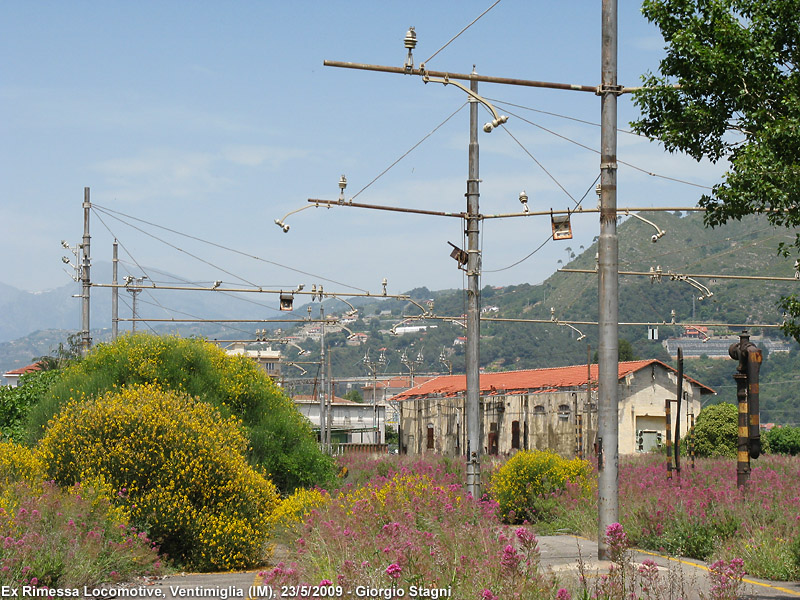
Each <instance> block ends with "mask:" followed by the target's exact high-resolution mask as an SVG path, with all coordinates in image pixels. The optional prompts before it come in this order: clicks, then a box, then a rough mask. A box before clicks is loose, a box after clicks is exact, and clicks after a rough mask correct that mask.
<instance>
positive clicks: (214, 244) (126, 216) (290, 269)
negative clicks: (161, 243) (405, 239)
mask: <svg viewBox="0 0 800 600" xmlns="http://www.w3.org/2000/svg"><path fill="white" fill-rule="evenodd" d="M92 208H93V209H97V210H102V211H103V212H104V213H105V214H107V215H108V216H110V217H113V218H115V219H117V220H118V221H120V222H122V223H125V221H123V220H122V219H120V218H119V217H115V216H114V215H121V216H123V217H125V218H128V219H133V220H134V221H138V222H140V223H145V224H147V225H150V226H151V227H157V228H159V229H163V230H164V231H169V232H170V233H174V234H176V235H180V236H183V237H185V238H189V239H191V240H195V241H197V242H202V243H203V244H208V245H209V246H214V247H215V248H220V249H221V250H225V251H227V252H233V253H234V254H239V255H240V256H245V257H247V258H252V259H253V260H257V261H261V262H264V263H267V264H270V265H274V266H276V267H281V268H282V269H287V270H289V271H293V272H295V273H300V274H302V275H308V276H309V277H314V278H315V279H320V280H322V281H327V282H330V283H335V284H336V285H341V286H342V287H346V288H350V289H353V290H358V291H360V292H365V293H366V292H367V290H365V289H362V288H360V287H356V286H354V285H348V284H346V283H342V282H340V281H336V280H334V279H328V278H327V277H322V276H320V275H315V274H314V273H308V272H307V271H302V270H300V269H295V268H293V267H289V266H287V265H283V264H281V263H277V262H274V261H271V260H267V259H266V258H261V257H260V256H255V255H253V254H247V253H246V252H242V251H241V250H236V249H235V248H229V247H228V246H223V245H222V244H217V243H216V242H211V241H209V240H206V239H203V238H200V237H197V236H193V235H190V234H188V233H183V232H181V231H177V230H175V229H170V228H169V227H164V226H163V225H159V224H157V223H153V222H151V221H146V220H144V219H140V218H138V217H134V216H132V215H128V214H125V213H122V212H119V211H116V210H112V209H110V208H107V207H104V206H101V205H99V204H93V205H92ZM125 224H126V225H129V226H131V227H133V226H132V225H130V224H129V223H125ZM140 231H141V230H140ZM147 235H150V234H147ZM151 237H152V236H151ZM215 268H219V267H215ZM220 270H222V269H220ZM234 277H235V276H234ZM252 285H254V284H252ZM254 287H259V286H257V285H254Z"/></svg>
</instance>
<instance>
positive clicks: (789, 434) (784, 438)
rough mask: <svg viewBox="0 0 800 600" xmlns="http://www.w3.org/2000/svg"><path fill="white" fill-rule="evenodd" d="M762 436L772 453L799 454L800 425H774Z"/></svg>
mask: <svg viewBox="0 0 800 600" xmlns="http://www.w3.org/2000/svg"><path fill="white" fill-rule="evenodd" d="M763 437H764V438H766V439H765V441H766V442H767V443H768V444H769V448H770V451H771V452H772V453H773V454H790V455H792V456H795V455H797V454H800V427H774V428H772V429H770V430H769V431H768V432H766V433H765V434H763Z"/></svg>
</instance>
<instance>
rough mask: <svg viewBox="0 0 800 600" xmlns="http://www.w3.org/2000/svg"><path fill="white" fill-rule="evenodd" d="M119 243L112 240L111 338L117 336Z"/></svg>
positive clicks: (113, 338) (114, 338)
mask: <svg viewBox="0 0 800 600" xmlns="http://www.w3.org/2000/svg"><path fill="white" fill-rule="evenodd" d="M118 246H119V244H118V243H117V240H116V239H115V240H114V245H113V246H112V251H111V284H112V285H113V286H114V287H112V288H111V339H112V340H116V339H117V336H119V288H118V287H117V276H118V268H119V257H118V256H117V247H118Z"/></svg>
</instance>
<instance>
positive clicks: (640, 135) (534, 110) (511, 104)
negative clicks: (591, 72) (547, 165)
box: [486, 98, 648, 139]
mask: <svg viewBox="0 0 800 600" xmlns="http://www.w3.org/2000/svg"><path fill="white" fill-rule="evenodd" d="M486 99H487V100H488V101H489V102H494V103H495V104H496V105H498V106H500V107H503V106H513V107H514V108H521V109H522V110H529V111H531V112H535V113H539V114H542V115H549V116H551V117H558V118H559V119H566V120H568V121H575V122H576V123H583V124H584V125H591V126H592V127H601V125H600V123H595V122H594V121H587V120H585V119H579V118H577V117H570V116H568V115H562V114H559V113H554V112H550V111H546V110H541V109H538V108H532V107H530V106H523V105H521V104H514V103H513V102H507V101H505V100H498V99H496V98H486ZM617 132H619V133H627V134H628V135H635V136H636V137H640V138H644V139H648V138H647V136H645V135H642V134H641V133H636V132H635V131H630V130H628V129H619V128H617Z"/></svg>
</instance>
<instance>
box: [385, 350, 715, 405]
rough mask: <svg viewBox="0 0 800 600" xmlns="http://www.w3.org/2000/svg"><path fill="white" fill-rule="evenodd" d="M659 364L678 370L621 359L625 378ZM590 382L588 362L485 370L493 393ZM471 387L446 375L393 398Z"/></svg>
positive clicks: (485, 388)
mask: <svg viewBox="0 0 800 600" xmlns="http://www.w3.org/2000/svg"><path fill="white" fill-rule="evenodd" d="M653 364H658V365H661V366H662V367H664V368H665V369H668V370H670V371H675V369H673V368H672V367H670V366H669V365H667V364H665V363H663V362H661V361H660V360H656V359H649V360H634V361H628V362H621V363H619V378H620V379H622V378H624V377H625V376H627V375H628V374H630V373H634V372H636V371H640V370H641V369H644V368H645V367H649V366H650V365H653ZM590 377H591V380H592V382H593V383H594V384H595V385H596V383H597V365H596V364H595V365H592V366H591V375H590ZM686 379H687V380H688V381H691V382H692V383H695V384H697V385H698V386H700V393H701V394H713V393H715V392H714V390H713V389H711V388H710V387H708V386H706V385H703V384H702V383H700V382H698V381H695V380H694V379H692V378H690V377H686ZM586 383H587V369H586V365H575V366H570V367H555V368H549V369H527V370H524V371H502V372H498V373H481V376H480V390H481V391H480V393H481V395H492V394H520V393H541V392H545V391H548V392H549V391H556V390H558V389H564V388H575V387H580V386H585V385H586ZM466 387H467V377H466V375H442V376H440V377H435V378H434V379H432V380H430V381H427V382H425V383H422V384H420V385H417V386H415V387H413V388H411V389H408V390H406V391H405V392H402V393H400V394H398V395H397V396H395V397H394V398H392V400H408V399H413V398H422V397H426V396H440V397H448V396H457V395H459V394H463V393H464V392H465V390H466Z"/></svg>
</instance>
